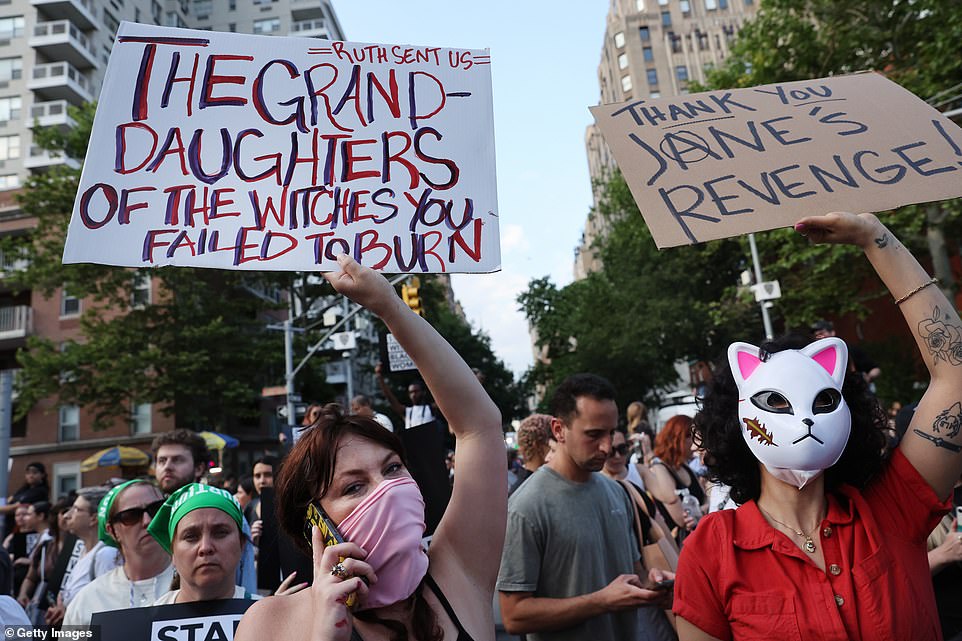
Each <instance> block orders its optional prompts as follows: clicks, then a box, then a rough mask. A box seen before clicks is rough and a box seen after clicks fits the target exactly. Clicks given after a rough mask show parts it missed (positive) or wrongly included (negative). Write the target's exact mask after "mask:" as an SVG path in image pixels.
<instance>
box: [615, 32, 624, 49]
mask: <svg viewBox="0 0 962 641" xmlns="http://www.w3.org/2000/svg"><path fill="white" fill-rule="evenodd" d="M615 46H616V47H618V48H619V49H621V48H622V47H624V46H625V32H624V31H619V32H618V33H616V34H615Z"/></svg>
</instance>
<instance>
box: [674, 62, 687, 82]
mask: <svg viewBox="0 0 962 641" xmlns="http://www.w3.org/2000/svg"><path fill="white" fill-rule="evenodd" d="M675 77H676V78H678V82H688V67H686V66H685V65H678V66H677V67H675Z"/></svg>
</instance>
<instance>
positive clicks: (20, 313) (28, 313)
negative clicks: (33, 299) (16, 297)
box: [0, 305, 33, 340]
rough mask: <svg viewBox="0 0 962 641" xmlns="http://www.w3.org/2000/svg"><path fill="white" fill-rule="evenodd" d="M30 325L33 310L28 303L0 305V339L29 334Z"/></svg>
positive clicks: (31, 323) (22, 336)
mask: <svg viewBox="0 0 962 641" xmlns="http://www.w3.org/2000/svg"><path fill="white" fill-rule="evenodd" d="M32 325H33V310H31V309H30V307H29V306H28V305H14V306H12V307H0V340H4V339H9V338H24V337H26V336H29V335H30V332H31V331H32Z"/></svg>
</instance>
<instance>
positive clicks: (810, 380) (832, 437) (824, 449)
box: [728, 337, 852, 489]
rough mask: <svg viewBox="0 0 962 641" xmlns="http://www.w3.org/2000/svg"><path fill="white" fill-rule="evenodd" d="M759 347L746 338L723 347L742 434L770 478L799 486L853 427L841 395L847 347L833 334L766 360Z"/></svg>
mask: <svg viewBox="0 0 962 641" xmlns="http://www.w3.org/2000/svg"><path fill="white" fill-rule="evenodd" d="M758 353H759V350H758V348H757V347H755V346H754V345H749V344H748V343H733V344H732V345H731V346H729V348H728V364H729V365H730V366H731V370H732V376H734V377H735V384H736V385H737V386H738V420H739V423H740V425H741V428H742V436H743V437H744V438H745V442H746V443H748V447H749V449H751V451H752V454H754V455H755V458H757V459H758V460H759V461H760V462H761V463H762V464H763V465H764V466H765V467H766V468H767V469H768V471H769V472H771V473H772V475H773V476H775V478H778V479H780V480H782V481H785V482H786V483H791V484H792V485H794V486H796V487H798V489H802V488H803V487H804V486H805V485H806V484H807V483H808V482H809V481H811V480H812V479H813V478H815V477H817V476H818V475H819V474H821V473H822V472H823V471H824V470H826V469H828V468H830V467H831V466H833V465H835V463H836V462H838V459H839V458H841V456H842V452H843V451H844V450H845V445H846V443H848V437H849V434H850V433H851V431H852V414H851V412H850V411H849V409H848V405H846V404H845V400H844V399H843V398H842V382H843V381H844V380H845V370H846V368H847V367H848V347H846V345H845V342H844V341H842V340H841V339H839V338H834V337H833V338H823V339H821V340H818V341H815V342H814V343H812V344H810V345H808V346H806V347H805V348H803V349H800V350H794V349H789V350H784V351H781V352H776V353H774V354H772V355H770V356H769V358H768V360H766V361H762V360H761V359H760V358H759V357H758Z"/></svg>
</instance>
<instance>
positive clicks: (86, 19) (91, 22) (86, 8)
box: [30, 0, 98, 31]
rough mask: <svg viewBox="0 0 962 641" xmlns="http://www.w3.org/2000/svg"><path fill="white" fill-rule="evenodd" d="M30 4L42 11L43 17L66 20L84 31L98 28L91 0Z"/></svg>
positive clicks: (34, 1)
mask: <svg viewBox="0 0 962 641" xmlns="http://www.w3.org/2000/svg"><path fill="white" fill-rule="evenodd" d="M30 4H31V5H33V6H34V7H37V8H40V9H42V10H43V15H45V16H49V17H51V18H54V19H60V18H67V19H69V20H72V21H73V22H74V24H76V25H77V26H78V27H80V28H81V29H83V30H85V31H86V30H89V29H95V28H97V26H98V21H97V17H96V16H97V10H96V9H95V8H94V2H93V0H30Z"/></svg>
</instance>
